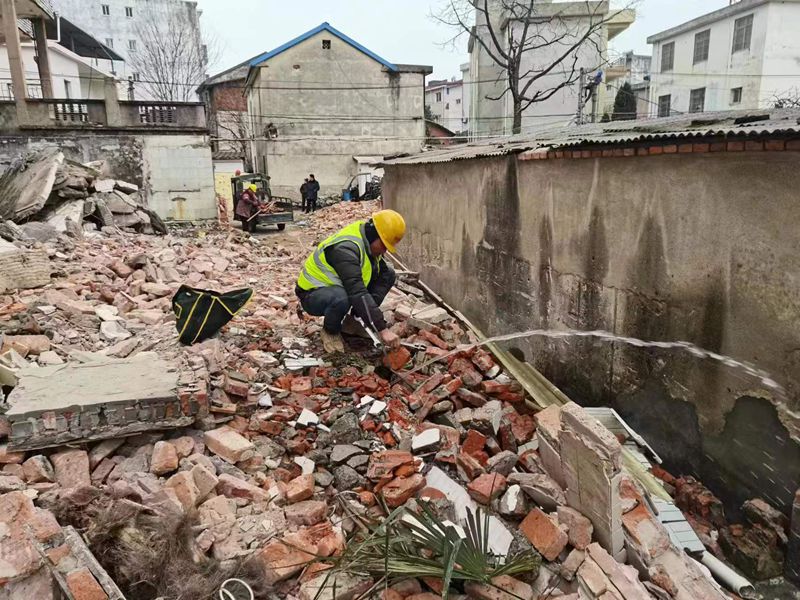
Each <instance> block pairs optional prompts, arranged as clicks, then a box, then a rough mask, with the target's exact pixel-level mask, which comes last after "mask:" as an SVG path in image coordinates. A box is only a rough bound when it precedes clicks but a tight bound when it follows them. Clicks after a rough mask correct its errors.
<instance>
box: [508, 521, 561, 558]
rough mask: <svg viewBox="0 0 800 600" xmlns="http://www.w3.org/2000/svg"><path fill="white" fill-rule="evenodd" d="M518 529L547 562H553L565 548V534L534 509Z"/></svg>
mask: <svg viewBox="0 0 800 600" xmlns="http://www.w3.org/2000/svg"><path fill="white" fill-rule="evenodd" d="M519 529H520V531H521V532H522V534H523V535H524V536H525V537H526V538H528V541H529V542H530V543H531V544H533V547H534V548H536V549H537V550H538V551H539V553H540V554H541V555H542V556H543V557H544V558H545V559H546V560H549V561H551V562H552V561H554V560H556V558H558V555H559V554H561V551H562V550H563V549H564V548H566V546H567V541H568V538H567V534H566V533H564V532H563V531H562V530H561V529H559V528H558V525H556V524H555V523H554V522H553V520H552V519H550V517H548V516H547V515H546V514H545V513H544V512H542V511H541V510H540V509H538V508H534V509H533V510H532V511H531V512H530V513H528V516H527V517H525V519H524V520H523V521H522V523H520V525H519Z"/></svg>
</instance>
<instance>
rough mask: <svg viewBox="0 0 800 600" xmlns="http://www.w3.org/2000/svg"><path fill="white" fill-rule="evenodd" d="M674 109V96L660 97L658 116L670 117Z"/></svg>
mask: <svg viewBox="0 0 800 600" xmlns="http://www.w3.org/2000/svg"><path fill="white" fill-rule="evenodd" d="M671 108H672V95H671V94H667V95H666V96H659V97H658V116H659V117H668V116H669V115H670V111H671Z"/></svg>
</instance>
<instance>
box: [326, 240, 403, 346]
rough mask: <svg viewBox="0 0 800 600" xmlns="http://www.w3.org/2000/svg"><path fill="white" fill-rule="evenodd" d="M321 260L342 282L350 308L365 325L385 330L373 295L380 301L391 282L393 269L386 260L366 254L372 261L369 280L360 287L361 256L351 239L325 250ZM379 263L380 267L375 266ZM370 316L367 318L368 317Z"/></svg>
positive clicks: (361, 280) (393, 280) (392, 280)
mask: <svg viewBox="0 0 800 600" xmlns="http://www.w3.org/2000/svg"><path fill="white" fill-rule="evenodd" d="M325 259H326V260H327V261H328V264H329V265H330V266H331V267H332V268H333V270H334V271H336V273H337V274H338V275H339V279H341V280H342V285H343V286H344V289H345V291H346V292H347V295H348V297H349V298H350V304H351V305H352V306H353V310H354V311H355V313H356V315H358V317H359V318H361V320H363V321H364V322H365V323H367V324H372V323H374V324H375V329H377V330H378V331H383V330H384V329H386V320H385V319H384V318H383V313H382V312H381V309H380V307H379V306H378V304H377V303H376V302H375V298H380V299H381V301H382V300H383V298H385V297H386V294H388V293H389V290H390V289H391V288H392V286H393V285H394V282H395V279H396V276H395V273H394V270H393V269H392V268H391V267H390V266H389V265H388V264H387V263H386V261H383V260H381V261H378V260H376V259H375V258H373V257H370V261H371V262H372V279H370V282H369V285H368V286H367V287H365V286H364V280H363V278H362V277H361V259H360V257H359V251H358V247H357V246H356V245H355V244H354V243H353V242H341V243H339V244H336V245H335V246H330V247H328V248H326V249H325ZM377 264H379V265H380V268H378V267H376V265H377ZM370 317H371V318H370Z"/></svg>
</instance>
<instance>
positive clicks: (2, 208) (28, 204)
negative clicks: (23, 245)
mask: <svg viewBox="0 0 800 600" xmlns="http://www.w3.org/2000/svg"><path fill="white" fill-rule="evenodd" d="M63 163H64V155H63V154H62V153H61V152H59V151H58V150H55V149H47V150H43V151H41V152H37V153H32V154H29V155H28V156H25V157H23V158H20V159H18V160H15V161H14V163H13V164H12V165H11V166H10V167H9V168H8V170H6V172H5V173H3V175H2V176H0V218H3V219H9V220H11V221H18V220H22V219H25V218H26V217H29V216H31V215H34V214H36V213H38V212H39V211H40V210H42V207H43V206H44V205H45V203H46V202H47V199H48V198H49V197H50V192H51V191H52V190H53V184H54V183H55V180H56V173H57V172H58V170H59V168H60V167H61V165H62V164H63Z"/></svg>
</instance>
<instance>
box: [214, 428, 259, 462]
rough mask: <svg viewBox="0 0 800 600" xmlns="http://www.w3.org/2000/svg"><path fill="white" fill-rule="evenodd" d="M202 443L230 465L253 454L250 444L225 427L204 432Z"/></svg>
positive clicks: (253, 447)
mask: <svg viewBox="0 0 800 600" xmlns="http://www.w3.org/2000/svg"><path fill="white" fill-rule="evenodd" d="M203 441H204V442H205V444H206V447H207V448H208V449H209V450H211V452H213V453H214V454H216V455H217V456H219V457H220V458H221V459H223V460H225V461H226V462H229V463H231V464H234V463H237V462H239V461H242V460H247V459H248V458H251V457H252V456H253V454H255V446H254V445H253V444H252V442H250V441H249V440H247V438H245V437H243V436H242V435H240V434H239V433H237V432H236V431H235V430H234V429H231V428H230V427H228V426H226V425H223V426H222V427H219V428H218V429H212V430H211V431H206V432H205V435H204V436H203Z"/></svg>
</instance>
